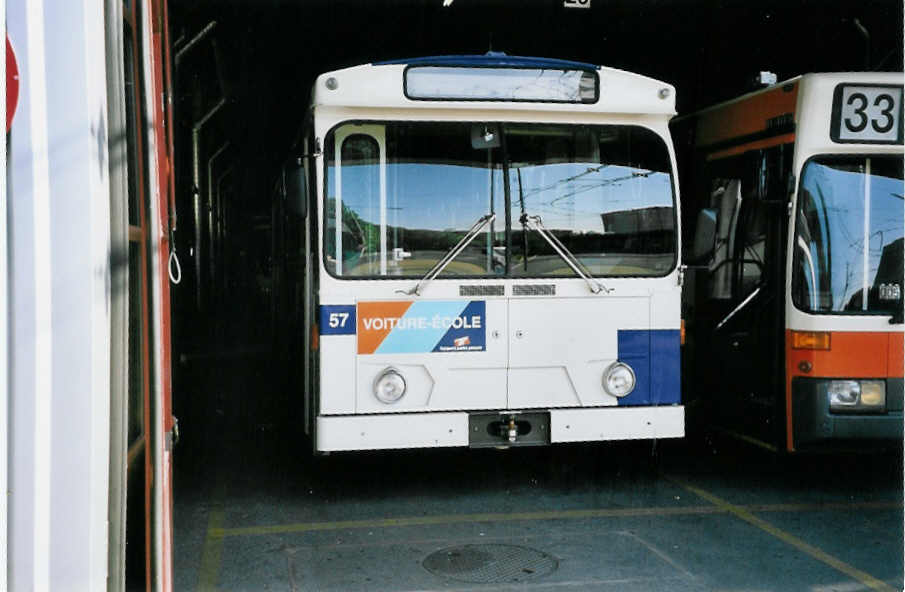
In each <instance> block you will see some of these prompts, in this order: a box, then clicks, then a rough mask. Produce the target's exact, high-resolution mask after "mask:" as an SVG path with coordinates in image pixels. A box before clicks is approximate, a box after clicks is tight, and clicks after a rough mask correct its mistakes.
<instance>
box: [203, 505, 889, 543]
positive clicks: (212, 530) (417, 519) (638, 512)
mask: <svg viewBox="0 0 905 592" xmlns="http://www.w3.org/2000/svg"><path fill="white" fill-rule="evenodd" d="M737 507H738V508H739V509H741V510H745V511H749V512H750V511H757V512H805V511H820V510H851V509H892V508H901V507H902V503H901V502H883V501H881V502H863V503H828V504H758V505H752V506H737ZM727 512H731V510H729V509H728V508H727V507H721V506H719V505H708V506H672V507H648V508H618V509H617V508H610V509H587V510H551V511H540V512H514V513H508V514H503V513H499V514H449V515H440V516H414V517H402V518H378V519H373V520H343V521H337V522H303V523H297V524H276V525H269V526H245V527H236V528H222V527H220V526H219V525H218V526H213V525H209V527H208V533H207V536H208V537H209V538H211V537H214V538H225V537H233V536H259V535H268V534H288V533H300V532H319V531H330V530H351V529H363V528H392V527H404V526H434V525H442V524H467V523H476V522H514V521H518V520H567V519H572V520H574V519H581V518H620V517H623V518H625V517H628V518H631V517H641V516H661V517H662V516H688V515H694V514H723V513H727Z"/></svg>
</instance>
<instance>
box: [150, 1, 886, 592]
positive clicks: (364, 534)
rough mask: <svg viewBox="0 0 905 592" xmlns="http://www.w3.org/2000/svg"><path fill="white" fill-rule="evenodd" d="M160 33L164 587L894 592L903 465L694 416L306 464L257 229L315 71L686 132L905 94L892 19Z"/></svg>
mask: <svg viewBox="0 0 905 592" xmlns="http://www.w3.org/2000/svg"><path fill="white" fill-rule="evenodd" d="M168 10H169V19H170V28H171V34H170V39H171V41H172V44H173V47H172V49H171V55H172V57H173V67H174V87H175V93H174V94H175V97H174V99H175V114H176V121H175V132H176V163H177V169H176V181H177V185H176V195H177V204H176V213H177V216H178V225H177V229H176V232H175V241H176V246H177V252H178V254H179V256H180V260H181V261H182V268H183V272H184V277H183V281H182V283H180V284H179V285H178V286H173V287H171V293H172V299H173V319H174V322H173V344H174V352H173V354H174V355H173V360H174V364H173V393H174V414H175V415H176V416H177V417H178V419H179V427H180V432H181V439H180V442H179V445H178V448H177V449H176V472H175V498H176V502H175V553H174V556H175V563H176V565H175V571H176V581H175V589H177V590H212V589H220V590H237V591H238V590H291V591H296V590H343V591H351V590H483V589H493V590H714V589H722V590H815V591H816V590H840V591H849V590H862V589H863V590H867V589H876V590H892V589H901V587H902V554H903V553H902V551H903V549H902V536H903V533H902V455H901V450H892V451H889V450H882V451H871V452H869V453H867V452H865V453H863V454H851V453H850V452H845V453H826V454H820V455H798V456H795V455H792V456H786V455H783V454H780V453H773V452H769V451H765V450H762V449H759V448H757V447H753V446H750V445H748V444H746V443H744V442H737V441H734V440H731V439H728V438H725V437H723V436H720V435H719V434H715V433H713V432H712V431H711V430H709V429H707V426H706V425H704V424H699V423H695V418H694V417H693V416H692V411H691V410H689V411H688V436H687V438H685V439H684V440H679V441H661V442H654V443H651V442H641V441H639V442H622V443H600V444H587V445H585V444H579V445H560V446H553V447H546V448H523V449H513V450H507V451H498V450H478V451H476V450H468V449H448V450H421V451H387V452H362V453H343V454H334V455H331V456H323V457H317V456H313V455H312V453H311V444H310V442H308V441H307V439H306V436H305V434H304V432H303V430H302V427H301V425H302V420H301V414H302V410H301V398H300V394H299V386H298V385H299V380H300V377H299V369H298V362H297V359H296V358H295V357H294V356H293V352H294V351H295V350H294V349H293V346H292V343H294V342H293V340H292V337H291V336H290V337H289V338H287V337H286V335H285V331H283V329H285V322H286V321H285V318H284V316H283V312H284V310H285V306H286V304H285V302H281V301H280V296H279V289H278V288H279V283H280V282H281V281H284V279H285V278H283V277H282V275H281V274H284V273H286V270H285V268H284V267H282V265H281V263H280V262H279V261H277V259H276V257H274V255H273V253H274V249H275V239H274V236H275V234H274V224H275V223H278V221H276V220H275V218H274V217H273V216H272V214H271V199H272V198H271V194H272V187H273V183H274V179H275V177H276V174H277V173H278V171H279V169H280V166H281V164H282V162H283V161H284V160H285V159H286V158H287V155H288V154H289V151H290V148H291V147H292V145H293V142H294V141H295V139H296V137H297V133H298V132H297V130H298V129H299V127H300V125H301V124H302V120H303V117H304V115H305V112H306V106H307V102H308V99H309V95H310V91H311V84H312V82H313V81H314V78H315V77H316V76H317V75H318V74H320V73H323V72H327V71H331V70H335V69H340V68H344V67H348V66H353V65H359V64H365V63H370V62H376V61H380V60H390V59H399V58H407V57H415V56H427V55H446V54H483V53H484V52H486V51H488V50H493V51H504V52H506V53H507V54H509V55H524V56H544V57H553V58H562V59H569V60H577V61H582V62H590V63H594V64H601V65H605V66H609V67H615V68H620V69H624V70H628V71H631V72H636V73H639V74H642V75H645V76H649V77H653V78H656V79H659V80H662V81H665V82H668V83H670V84H673V85H674V86H675V88H676V100H677V110H678V113H679V114H680V115H682V114H686V113H691V112H693V111H695V110H697V109H701V108H704V107H706V106H709V105H712V104H714V103H716V102H719V101H722V100H726V99H729V98H732V97H735V96H738V95H740V94H742V93H745V92H748V91H751V90H755V89H756V88H759V86H758V83H757V75H758V74H759V73H760V72H761V71H770V72H774V73H775V74H776V75H777V77H778V79H779V80H780V81H781V80H784V79H787V78H791V77H793V76H796V75H798V74H803V73H809V72H830V71H894V72H895V71H898V72H901V70H902V63H903V54H902V40H903V31H902V22H903V12H902V11H903V7H902V3H901V2H897V1H895V0H864V1H861V2H851V1H848V0H821V1H817V0H791V1H789V0H786V1H774V0H764V1H757V2H743V1H729V0H699V1H690V0H607V1H604V0H591V7H590V8H588V9H583V8H569V7H566V6H565V5H564V2H563V1H562V0H545V1H537V2H534V1H532V2H505V1H491V0H453V1H452V2H451V3H450V2H448V0H447V2H444V1H443V0H429V1H427V0H424V1H414V0H410V1H400V0H382V1H372V2H364V1H361V0H359V1H351V0H331V1H326V0H324V1H320V0H318V1H314V0H308V1H302V0H296V1H291V0H243V1H240V0H209V1H200V0H194V1H193V0H171V1H170V3H169V5H168ZM193 138H194V139H193ZM681 151H682V146H681V145H677V152H680V153H681ZM287 339H288V341H287ZM686 387H687V385H686ZM479 543H480V544H485V545H488V546H489V547H488V548H491V550H492V548H493V545H496V546H498V547H499V548H501V549H504V548H517V549H520V550H522V551H524V552H525V553H528V554H529V555H530V553H534V554H533V555H530V556H531V557H532V559H531V561H533V562H534V563H531V567H528V568H523V569H524V570H525V571H522V572H520V573H517V574H515V575H512V574H502V575H501V574H490V575H488V576H487V577H488V579H486V580H480V581H470V582H463V581H462V580H460V579H459V580H457V579H455V578H454V577H453V578H449V577H444V576H443V575H437V571H438V570H432V569H431V565H432V564H431V560H430V556H431V554H432V553H435V552H437V551H442V550H445V549H449V548H452V547H457V546H458V547H460V548H464V549H465V550H466V551H465V556H464V557H462V558H461V561H462V562H464V563H466V564H467V563H468V561H473V562H480V561H481V560H482V559H481V558H480V557H478V555H479V554H480V553H483V552H486V549H483V550H482V549H481V548H478V547H476V546H475V545H478V544H479ZM507 546H508V547H507ZM504 550H505V549H504ZM468 552H473V553H474V554H475V556H474V557H469V556H468ZM494 577H497V579H493V578H494Z"/></svg>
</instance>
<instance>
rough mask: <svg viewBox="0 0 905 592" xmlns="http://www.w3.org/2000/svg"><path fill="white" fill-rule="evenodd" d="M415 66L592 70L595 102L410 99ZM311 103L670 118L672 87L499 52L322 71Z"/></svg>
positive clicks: (609, 70)
mask: <svg viewBox="0 0 905 592" xmlns="http://www.w3.org/2000/svg"><path fill="white" fill-rule="evenodd" d="M417 66H440V67H461V68H469V67H472V68H493V67H498V68H529V69H530V68H533V69H539V70H580V71H582V72H593V73H595V74H596V75H597V76H598V78H599V89H600V90H599V98H598V100H597V101H596V102H594V103H558V102H543V101H504V100H467V101H464V100H422V99H411V98H409V97H407V96H406V94H405V92H404V90H405V89H404V85H405V73H406V70H407V69H408V68H410V67H417ZM331 79H332V80H331ZM328 81H329V85H328ZM311 101H312V104H313V105H315V106H318V107H320V106H325V107H346V108H376V109H406V110H419V109H434V110H436V109H444V110H446V109H450V110H452V109H455V110H483V111H487V110H494V111H501V110H507V111H550V112H560V113H563V112H572V113H578V112H586V113H595V112H597V113H614V114H656V115H663V116H667V117H671V116H673V115H675V88H674V87H673V86H672V85H670V84H667V83H665V82H661V81H659V80H655V79H653V78H648V77H646V76H641V75H638V74H634V73H631V72H625V71H623V70H618V69H615V68H606V67H603V66H594V65H593V64H587V63H584V62H573V61H569V60H557V59H550V58H534V57H523V56H507V55H505V54H500V53H490V54H485V55H458V56H433V57H423V58H410V59H404V60H391V61H384V62H376V63H373V64H364V65H361V66H353V67H351V68H344V69H342V70H335V71H332V72H325V73H324V74H321V75H320V76H318V77H317V80H316V81H315V83H314V88H313V90H312V96H311Z"/></svg>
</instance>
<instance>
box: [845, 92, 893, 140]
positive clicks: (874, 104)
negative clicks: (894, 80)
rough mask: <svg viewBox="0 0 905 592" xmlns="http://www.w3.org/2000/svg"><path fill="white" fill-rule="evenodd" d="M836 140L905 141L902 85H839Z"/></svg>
mask: <svg viewBox="0 0 905 592" xmlns="http://www.w3.org/2000/svg"><path fill="white" fill-rule="evenodd" d="M830 136H831V138H832V140H833V141H834V142H839V143H852V142H857V143H863V144H881V143H882V144H895V143H901V142H902V87H901V86H899V87H895V86H868V85H858V86H856V85H845V84H843V85H839V86H838V87H837V88H836V93H835V95H834V97H833V122H832V126H831V128H830Z"/></svg>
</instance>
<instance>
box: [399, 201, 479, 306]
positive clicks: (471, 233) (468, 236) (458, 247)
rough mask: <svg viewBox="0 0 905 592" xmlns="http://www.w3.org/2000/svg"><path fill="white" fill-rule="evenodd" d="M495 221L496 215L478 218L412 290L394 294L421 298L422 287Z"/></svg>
mask: <svg viewBox="0 0 905 592" xmlns="http://www.w3.org/2000/svg"><path fill="white" fill-rule="evenodd" d="M495 219H496V214H485V215H484V216H481V217H480V218H478V221H477V222H475V223H474V224H473V225H472V227H471V228H470V229H469V230H468V232H466V233H465V236H463V237H462V240H460V241H459V242H457V243H456V244H455V245H454V246H453V248H451V249H450V250H449V251H447V252H446V255H444V256H443V258H442V259H440V260H439V261H437V263H436V264H435V265H434V266H433V267H431V268H430V271H428V272H427V273H426V274H424V277H422V278H421V279H420V280H418V283H417V284H415V287H414V288H412V289H411V290H396V292H397V293H399V294H407V295H409V296H411V295H413V294H414V295H415V296H421V290H422V289H424V286H426V285H427V284H428V283H429V282H430V281H431V280H433V279H434V278H435V277H437V276H438V275H439V274H440V272H441V271H443V269H444V268H445V267H446V266H447V265H449V264H450V262H451V261H452V260H453V259H455V258H456V257H458V256H459V253H461V252H462V251H463V250H465V247H467V246H468V244H469V243H471V241H473V240H474V238H475V237H476V236H478V233H479V232H481V231H482V230H484V227H485V226H487V225H488V224H490V223H491V222H493V221H494V220H495Z"/></svg>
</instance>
